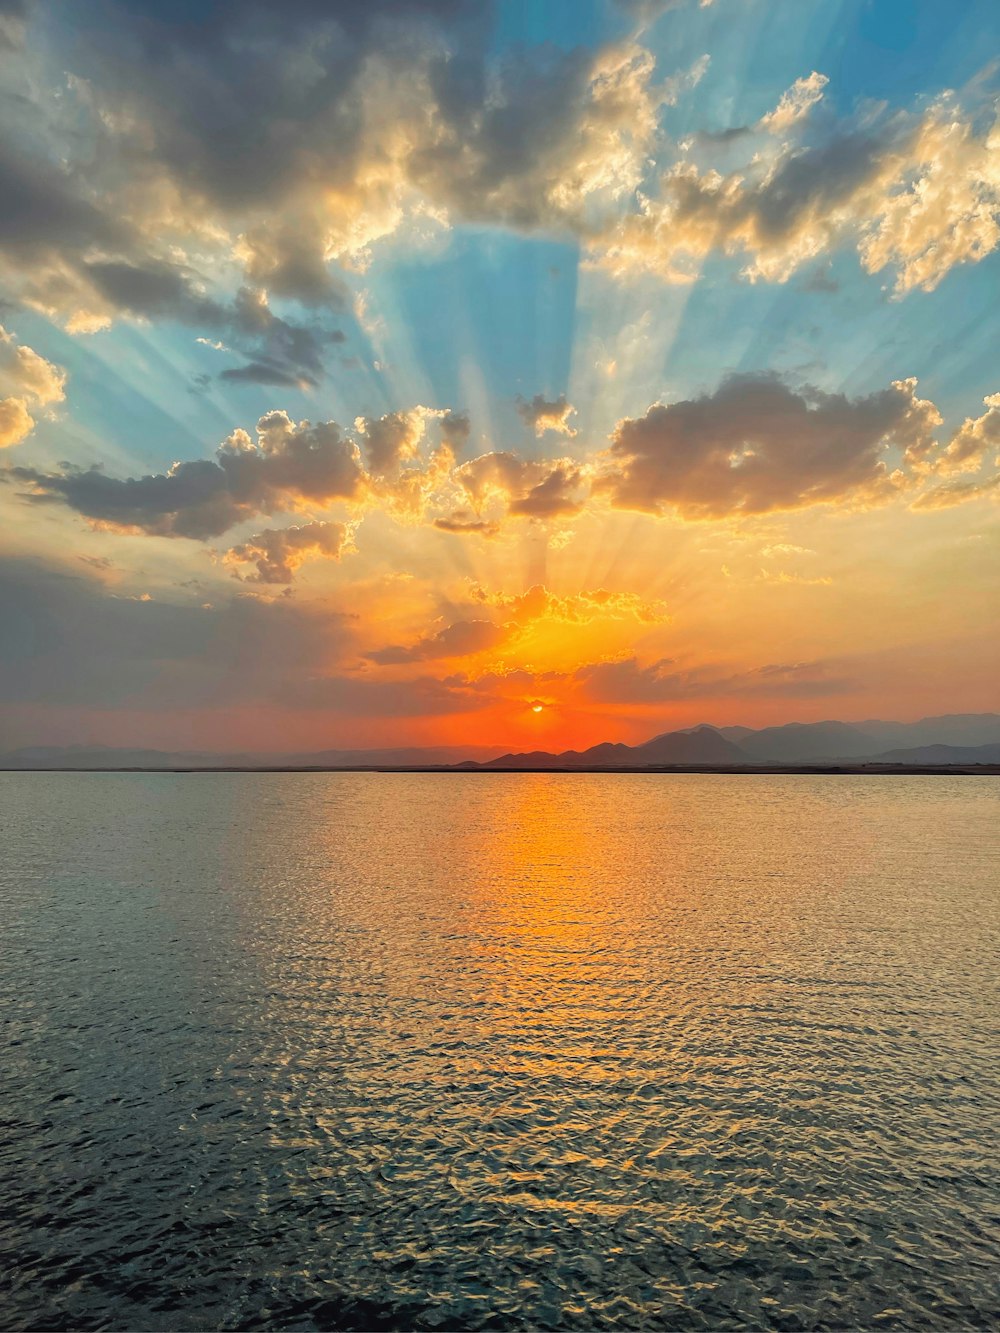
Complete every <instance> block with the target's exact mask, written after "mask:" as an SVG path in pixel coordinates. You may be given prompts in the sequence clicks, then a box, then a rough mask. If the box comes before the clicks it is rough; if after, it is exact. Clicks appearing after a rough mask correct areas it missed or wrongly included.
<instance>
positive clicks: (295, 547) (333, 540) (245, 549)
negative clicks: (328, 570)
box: [223, 523, 351, 583]
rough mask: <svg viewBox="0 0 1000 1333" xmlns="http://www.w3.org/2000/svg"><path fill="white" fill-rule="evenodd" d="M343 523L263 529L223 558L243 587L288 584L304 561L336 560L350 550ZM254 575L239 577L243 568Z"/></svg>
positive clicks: (348, 534) (346, 526)
mask: <svg viewBox="0 0 1000 1333" xmlns="http://www.w3.org/2000/svg"><path fill="white" fill-rule="evenodd" d="M350 539H351V527H350V525H349V524H346V523H305V524H303V525H302V526H301V527H291V528H266V529H265V530H264V531H263V532H258V533H256V534H255V535H254V536H253V537H248V538H247V540H246V541H245V542H241V543H240V544H239V545H238V546H231V547H230V548H229V550H228V551H227V552H226V553H225V556H224V557H223V558H224V560H225V563H226V564H227V565H228V566H229V567H230V568H231V569H232V570H233V572H234V573H235V574H236V576H237V577H238V578H242V579H243V580H244V581H245V582H247V583H291V582H292V581H293V580H294V578H295V575H296V572H297V571H298V570H299V569H301V567H302V565H304V564H305V563H306V561H307V560H309V559H312V558H315V557H320V558H323V559H326V560H339V559H340V557H341V556H342V555H343V554H344V551H345V550H347V549H348V548H349V546H350ZM246 565H253V566H254V569H255V572H254V573H252V574H243V573H242V572H241V570H242V568H243V566H246Z"/></svg>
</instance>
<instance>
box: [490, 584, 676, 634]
mask: <svg viewBox="0 0 1000 1333" xmlns="http://www.w3.org/2000/svg"><path fill="white" fill-rule="evenodd" d="M474 596H475V597H476V598H477V599H478V600H480V601H483V602H487V603H489V604H490V605H491V606H495V607H498V608H499V609H500V610H502V611H503V612H504V613H506V614H507V615H509V616H510V618H511V620H512V621H513V622H514V623H515V624H518V625H526V624H530V623H531V622H532V621H535V620H542V619H549V620H561V621H565V622H567V623H576V624H589V623H591V622H593V621H595V620H625V619H634V620H638V621H640V622H643V623H645V624H663V623H665V622H666V621H668V620H669V619H670V617H669V616H668V615H667V614H666V608H665V607H664V606H663V603H662V602H651V601H648V600H646V599H645V598H643V597H641V596H640V595H639V594H638V593H632V592H610V591H609V590H608V589H607V588H597V589H594V590H593V591H584V592H579V593H573V594H569V595H567V596H565V597H559V596H556V595H555V594H554V593H552V592H550V591H549V590H548V588H546V587H544V586H543V585H542V584H540V583H536V584H535V585H533V586H532V587H531V588H529V589H528V590H527V592H524V593H519V594H517V595H515V596H506V595H504V594H503V593H497V594H494V595H492V596H491V595H490V594H489V593H487V592H486V590H485V589H484V588H481V587H479V586H478V585H477V587H476V588H475V589H474Z"/></svg>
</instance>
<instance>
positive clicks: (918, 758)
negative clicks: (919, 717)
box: [872, 744, 1000, 766]
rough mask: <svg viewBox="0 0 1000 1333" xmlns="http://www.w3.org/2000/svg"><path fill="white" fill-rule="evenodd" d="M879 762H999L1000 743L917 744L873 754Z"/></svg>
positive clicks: (874, 758)
mask: <svg viewBox="0 0 1000 1333" xmlns="http://www.w3.org/2000/svg"><path fill="white" fill-rule="evenodd" d="M872 762H873V763H879V764H914V765H917V764H931V765H935V764H961V765H963V766H964V765H967V764H1000V744H995V745H918V746H915V747H913V748H912V749H908V750H886V752H885V753H884V754H879V755H875V756H873V759H872Z"/></svg>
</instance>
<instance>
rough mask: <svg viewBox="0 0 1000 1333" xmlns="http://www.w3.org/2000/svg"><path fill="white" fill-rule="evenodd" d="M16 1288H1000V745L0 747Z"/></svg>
mask: <svg viewBox="0 0 1000 1333" xmlns="http://www.w3.org/2000/svg"><path fill="white" fill-rule="evenodd" d="M0 823H2V842H0V911H2V921H3V932H2V943H0V1006H2V1007H0V1023H2V1027H0V1034H2V1045H3V1065H2V1069H0V1076H2V1086H0V1117H2V1132H0V1311H2V1314H0V1322H2V1323H3V1325H4V1326H5V1327H8V1328H29V1327H35V1328H39V1327H40V1328H49V1329H53V1328H67V1327H72V1328H98V1327H101V1328H115V1329H124V1328H132V1329H134V1328H141V1329H171V1330H173V1329H179V1330H183V1329H206V1328H258V1327H267V1328H292V1329H311V1328H315V1327H319V1328H338V1327H340V1328H373V1327H379V1328H382V1327H385V1328H393V1327H395V1328H478V1327H490V1328H524V1327H543V1328H567V1329H588V1328H626V1329H628V1328H640V1327H643V1328H645V1327H649V1328H671V1329H674V1328H676V1329H715V1328H735V1327H744V1326H749V1327H755V1328H779V1329H816V1328H844V1327H858V1326H862V1327H866V1328H867V1327H879V1326H885V1327H896V1328H899V1327H905V1328H924V1327H926V1328H964V1327H984V1326H986V1325H990V1324H993V1323H994V1322H995V1321H996V1319H997V1318H998V1316H1000V1295H998V1290H997V1282H996V1260H997V1246H998V1241H1000V1192H998V1187H997V1186H998V1181H997V1158H996V1143H997V1136H998V1134H1000V1072H998V1063H1000V1062H998V1060H997V1056H998V1042H997V1036H998V1030H997V1029H998V1007H997V998H996V990H995V983H996V977H997V958H998V948H997V946H998V936H1000V913H998V898H1000V779H996V778H958V779H945V778H936V777H914V778H898V777H893V778H863V779H856V778H850V777H825V778H822V777H821V778H812V777H805V776H795V777H793V776H787V777H728V776H718V777H700V776H676V777H662V776H648V775H631V776H624V775H615V776H602V775H582V774H581V775H563V774H549V775H546V774H537V775H527V776H526V775H496V774H494V775H489V776H478V777H476V776H450V775H435V774H427V775H405V776H404V775H385V776H379V775H311V774H310V775H307V774H289V775H191V776H184V775H178V776H173V775H149V776H145V775H117V774H115V775H104V774H85V775H73V774H0Z"/></svg>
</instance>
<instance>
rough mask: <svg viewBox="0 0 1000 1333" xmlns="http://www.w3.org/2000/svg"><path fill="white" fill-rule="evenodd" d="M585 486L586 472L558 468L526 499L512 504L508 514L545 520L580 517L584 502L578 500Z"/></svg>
mask: <svg viewBox="0 0 1000 1333" xmlns="http://www.w3.org/2000/svg"><path fill="white" fill-rule="evenodd" d="M582 483H583V472H582V471H581V469H580V468H576V467H570V466H567V465H565V464H562V463H560V464H557V465H556V466H555V467H553V469H552V471H551V472H550V473H549V474H548V476H547V477H545V478H544V479H543V480H542V481H540V482H539V483H538V484H537V486H532V487H531V489H530V490H529V491H528V492H527V494H526V495H522V496H520V497H519V498H517V499H513V500H511V502H510V507H509V510H508V512H509V513H511V514H513V515H515V516H520V517H526V518H543V519H544V518H565V517H567V516H569V515H571V514H578V513H579V512H580V510H581V509H582V508H583V502H582V500H580V499H578V498H576V496H577V492H578V491H579V488H580V486H581V485H582Z"/></svg>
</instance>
